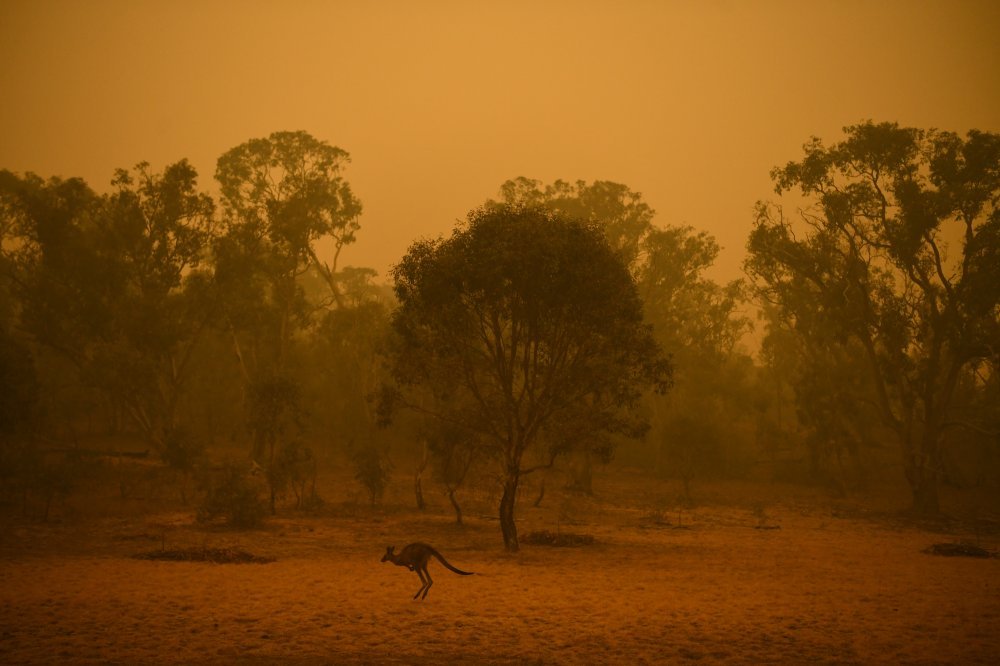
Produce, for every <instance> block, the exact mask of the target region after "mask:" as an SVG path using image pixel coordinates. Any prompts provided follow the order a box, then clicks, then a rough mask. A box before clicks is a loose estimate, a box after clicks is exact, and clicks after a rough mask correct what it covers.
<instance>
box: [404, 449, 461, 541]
mask: <svg viewBox="0 0 1000 666" xmlns="http://www.w3.org/2000/svg"><path fill="white" fill-rule="evenodd" d="M422 445H423V446H422V451H421V455H420V463H419V464H418V465H417V472H416V474H414V476H413V494H414V495H415V496H416V500H417V510H418V511H423V510H424V509H426V508H427V503H426V502H425V501H424V488H423V476H424V470H425V469H426V468H427V457H428V452H427V440H423V442H422ZM454 503H455V500H452V504H454ZM458 522H459V523H461V522H462V520H461V517H459V520H458Z"/></svg>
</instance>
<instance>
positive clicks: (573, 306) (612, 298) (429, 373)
mask: <svg viewBox="0 0 1000 666" xmlns="http://www.w3.org/2000/svg"><path fill="white" fill-rule="evenodd" d="M393 277H394V279H395V290H396V296H397V298H398V301H399V306H398V308H397V309H396V311H395V312H394V314H393V326H394V329H395V332H396V334H397V335H398V345H397V347H396V348H395V352H394V357H393V373H394V377H395V380H396V382H397V385H398V387H399V388H400V389H401V393H400V394H397V397H401V398H402V399H403V400H406V399H407V394H408V391H409V390H412V389H416V388H419V387H420V386H424V387H427V388H429V389H430V390H431V391H432V392H433V394H434V398H435V399H434V400H433V401H427V402H424V403H423V404H422V406H421V403H420V402H419V401H418V400H416V399H411V400H410V404H411V405H412V406H417V407H419V408H421V409H424V410H427V411H433V412H434V413H435V414H434V415H435V416H437V417H439V418H441V419H442V420H444V421H447V422H450V423H453V424H455V425H457V426H460V427H462V428H465V429H467V430H468V431H469V432H470V433H471V434H472V435H473V436H478V437H481V438H483V439H485V440H486V441H489V442H491V444H492V446H493V447H494V448H495V450H496V452H497V454H498V455H497V457H498V459H499V460H500V461H501V467H502V469H501V470H500V471H501V474H502V478H503V495H502V498H501V500H500V508H499V514H500V527H501V531H502V534H503V541H504V545H505V547H506V548H507V549H508V550H511V551H515V550H517V549H518V539H517V527H516V524H515V520H514V514H515V502H516V497H517V489H518V484H519V482H520V480H521V478H522V477H523V476H524V475H525V474H528V473H530V472H531V471H533V469H535V468H533V467H530V466H529V467H525V466H524V462H525V454H526V453H527V452H528V451H529V450H531V449H532V447H534V446H535V445H536V444H538V443H539V442H540V440H541V439H542V437H543V431H545V429H546V428H547V427H548V428H550V429H551V427H552V426H553V425H555V424H558V423H566V424H570V423H572V424H573V430H574V432H579V433H586V436H588V437H598V436H602V435H603V436H609V435H613V434H621V435H629V436H638V435H639V434H640V433H642V432H643V431H644V425H645V424H644V423H643V422H642V421H641V419H639V418H638V417H637V416H636V414H635V413H634V412H633V411H631V410H630V408H632V407H634V406H635V405H636V404H637V402H638V400H639V398H640V396H641V395H642V393H643V391H644V390H645V389H646V388H647V387H650V386H653V387H655V388H656V389H658V390H660V391H663V390H666V388H667V387H668V385H669V383H670V374H671V366H670V364H669V363H668V361H666V360H665V358H664V357H663V356H662V355H661V352H660V349H659V346H658V345H657V344H656V342H655V340H654V339H653V337H652V332H651V330H650V328H649V326H648V325H646V324H645V323H644V321H643V311H642V303H641V301H640V299H639V295H638V292H637V290H636V287H635V283H634V282H633V280H632V277H631V275H630V274H629V272H628V269H627V268H626V266H625V264H624V263H623V262H622V260H621V258H620V256H619V255H617V254H616V253H615V252H614V251H613V250H612V249H611V248H610V247H609V245H608V243H607V241H606V239H605V237H604V234H603V230H602V229H601V228H600V227H598V226H597V225H595V224H592V223H586V222H582V221H574V220H572V219H569V218H567V217H564V216H561V215H558V214H554V213H552V212H551V211H548V210H546V209H544V208H539V207H520V206H509V205H491V206H489V207H486V208H483V209H478V210H474V211H472V212H471V213H470V214H469V217H468V222H467V223H466V224H464V225H461V226H460V227H459V228H457V229H456V230H455V231H454V232H453V234H452V235H451V237H449V238H443V239H438V240H424V241H419V242H417V243H415V244H414V245H412V246H411V247H410V249H409V251H408V252H407V254H406V256H405V257H404V258H403V259H402V261H401V262H400V263H399V264H398V265H397V266H396V267H395V269H394V271H393ZM428 404H431V405H433V406H430V407H429V406H428ZM553 437H554V435H553V434H552V433H549V434H548V437H547V438H548V439H550V440H551V439H553Z"/></svg>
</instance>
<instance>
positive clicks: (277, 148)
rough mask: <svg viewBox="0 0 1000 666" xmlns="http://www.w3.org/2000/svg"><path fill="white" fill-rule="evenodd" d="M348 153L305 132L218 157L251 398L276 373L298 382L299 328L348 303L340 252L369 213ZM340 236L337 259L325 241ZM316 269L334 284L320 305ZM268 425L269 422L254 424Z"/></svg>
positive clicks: (227, 254) (228, 291)
mask: <svg viewBox="0 0 1000 666" xmlns="http://www.w3.org/2000/svg"><path fill="white" fill-rule="evenodd" d="M348 161H349V156H348V154H347V153H346V152H344V151H343V150H341V149H340V148H337V147H335V146H331V145H329V144H327V143H326V142H324V141H320V140H318V139H316V138H314V137H312V136H310V135H309V134H308V133H306V132H301V131H299V132H275V133H273V134H271V135H270V136H268V137H267V138H262V139H251V140H250V141H247V142H245V143H243V144H241V145H239V146H236V147H235V148H232V149H231V150H229V151H227V152H226V153H225V154H223V155H222V156H221V157H220V158H219V160H218V165H217V169H216V179H217V180H218V181H219V184H220V186H221V192H222V204H223V208H224V211H225V222H226V233H225V235H224V236H223V237H222V238H221V239H220V241H219V243H217V245H216V248H215V256H216V284H217V285H218V288H219V289H220V291H221V292H222V293H224V294H225V299H224V301H223V310H224V313H225V319H226V322H227V327H228V329H229V333H230V335H231V338H232V343H233V348H234V351H235V352H236V356H237V359H238V362H239V365H240V369H241V372H242V374H243V377H244V386H245V400H246V401H248V400H249V397H250V396H251V394H252V393H253V392H254V391H255V390H256V389H255V388H254V387H258V388H259V387H260V386H262V385H264V384H266V383H267V382H269V381H270V380H271V378H274V377H281V378H282V380H283V381H296V382H297V381H298V380H296V379H295V374H294V373H291V372H289V347H290V345H291V343H292V340H293V339H294V337H295V334H296V332H299V331H302V330H303V329H305V328H306V327H307V326H309V325H310V324H311V323H312V322H313V320H314V316H313V315H314V313H315V312H316V310H317V308H319V309H323V308H324V307H325V306H330V305H332V304H337V305H338V306H343V305H344V297H343V289H342V287H341V285H340V283H339V276H338V271H337V261H338V259H339V256H340V252H341V250H342V248H343V247H344V246H345V245H347V244H350V243H352V242H353V241H354V234H355V232H356V231H357V229H358V228H359V225H358V216H359V215H360V213H361V203H360V202H359V201H358V200H357V199H356V198H355V197H354V194H353V192H352V191H351V188H350V185H349V184H348V182H347V181H346V180H345V179H344V178H343V176H342V174H341V170H342V168H343V167H344V165H345V164H346V163H347V162H348ZM331 241H332V243H333V248H334V255H333V261H332V263H328V262H326V261H324V260H323V259H321V257H320V253H319V251H318V249H317V245H318V244H319V243H321V242H331ZM310 271H311V272H312V274H313V275H318V276H319V277H320V278H322V280H323V282H324V283H325V284H326V286H327V289H328V293H327V297H326V298H325V299H322V302H321V303H319V304H315V303H310V302H309V300H308V299H307V297H306V293H305V289H304V286H303V283H304V282H305V281H307V280H308V279H309V272H310ZM298 390H299V387H297V388H296V391H298ZM247 404H249V402H247ZM258 426H259V427H264V424H263V423H260V422H255V424H254V425H253V427H255V428H256V427H258ZM271 430H273V429H271ZM271 430H268V433H270V432H271ZM270 436H271V435H270V434H265V435H264V436H263V438H267V437H270ZM253 440H254V446H253V456H254V457H255V459H258V460H261V461H262V463H263V458H264V456H265V454H266V452H265V450H264V449H263V448H262V441H263V439H262V435H261V433H259V432H256V431H255V434H254V437H253ZM278 448H280V446H278ZM269 459H272V460H273V456H269Z"/></svg>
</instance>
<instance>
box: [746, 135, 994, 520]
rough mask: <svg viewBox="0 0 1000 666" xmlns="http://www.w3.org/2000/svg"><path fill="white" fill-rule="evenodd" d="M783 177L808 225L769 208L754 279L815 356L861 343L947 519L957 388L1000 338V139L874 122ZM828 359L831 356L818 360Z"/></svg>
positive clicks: (932, 505) (926, 490)
mask: <svg viewBox="0 0 1000 666" xmlns="http://www.w3.org/2000/svg"><path fill="white" fill-rule="evenodd" d="M844 133H845V138H844V139H843V140H842V141H840V142H838V143H836V144H834V145H832V146H829V147H827V146H824V145H823V143H822V142H821V141H820V140H819V139H817V138H813V139H812V140H811V141H810V142H808V143H807V144H806V145H805V146H804V152H805V155H804V157H803V158H802V160H801V161H793V162H789V163H788V164H787V165H785V166H784V167H779V168H776V169H774V170H773V171H772V174H771V176H772V178H773V180H774V182H775V191H776V192H777V193H778V194H782V193H784V192H787V191H789V190H791V189H793V188H798V189H799V190H800V192H801V195H802V196H803V197H805V198H806V199H807V201H808V202H809V205H808V207H806V208H803V209H801V210H800V215H798V216H797V217H796V218H792V217H789V216H786V214H785V213H784V211H783V209H782V208H781V207H780V206H777V205H774V204H764V203H762V204H759V206H758V211H757V219H756V223H755V225H754V228H753V231H752V233H751V235H750V239H749V241H748V249H749V252H750V256H749V258H748V260H747V263H746V268H747V271H748V273H749V274H750V275H751V276H752V277H753V278H754V279H755V281H756V286H757V288H758V292H759V294H760V295H761V296H762V297H763V298H765V299H767V300H768V301H769V302H771V303H773V304H774V305H775V306H776V307H777V308H778V310H777V312H778V314H779V319H780V320H782V321H784V322H785V325H786V326H787V327H788V328H789V329H791V330H792V331H794V332H795V334H796V335H797V338H798V340H799V343H800V344H801V345H803V346H804V347H805V348H813V347H816V346H817V345H831V344H835V345H839V346H841V347H845V348H846V346H848V345H854V346H856V349H857V352H858V353H859V354H860V355H861V357H862V358H863V359H864V364H865V366H866V368H867V371H868V373H869V379H870V381H869V382H868V383H867V384H866V386H867V387H869V389H870V390H865V391H862V392H861V394H858V395H855V396H853V398H854V400H855V402H857V403H859V404H860V403H865V404H873V405H875V406H876V408H877V410H878V413H879V416H880V418H881V420H882V423H883V424H884V426H885V427H886V428H888V429H889V430H890V431H891V432H892V433H894V435H895V437H896V438H897V440H898V441H899V443H900V446H901V451H902V459H903V468H904V470H905V472H906V477H907V479H908V481H909V483H910V486H911V488H912V491H913V504H914V508H915V509H916V510H918V511H921V512H933V511H937V510H938V507H939V502H938V492H937V491H938V485H939V482H940V479H941V476H942V465H943V461H942V441H943V433H944V431H945V430H947V429H948V428H951V427H958V426H960V423H959V422H958V421H957V420H956V418H955V414H954V413H953V408H954V398H955V393H956V388H957V387H958V386H959V385H960V383H961V382H962V380H963V378H964V377H966V376H967V374H968V373H969V372H970V371H971V369H973V368H975V366H976V365H977V364H980V363H983V362H991V363H993V364H994V368H995V367H996V366H995V363H996V359H997V354H998V352H1000V349H998V341H1000V207H998V202H1000V136H997V135H994V134H988V133H982V132H977V131H972V132H969V134H968V135H967V136H966V137H965V138H962V137H959V136H958V135H956V134H953V133H950V132H942V131H934V130H932V131H923V130H919V129H914V128H906V127H900V126H899V125H897V124H896V123H879V124H876V123H872V122H866V123H861V124H858V125H853V126H850V127H846V128H845V129H844ZM819 354H820V356H824V355H825V354H824V353H823V352H819Z"/></svg>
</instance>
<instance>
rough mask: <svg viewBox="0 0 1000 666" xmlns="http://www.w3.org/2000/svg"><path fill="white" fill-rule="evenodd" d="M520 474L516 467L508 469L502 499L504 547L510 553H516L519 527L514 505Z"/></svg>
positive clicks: (501, 516)
mask: <svg viewBox="0 0 1000 666" xmlns="http://www.w3.org/2000/svg"><path fill="white" fill-rule="evenodd" d="M519 477H520V474H519V473H518V470H517V468H516V467H514V468H508V469H507V478H506V479H505V480H504V483H503V497H501V498H500V531H501V532H502V533H503V545H504V548H506V549H507V551H508V552H511V553H516V552H517V551H518V549H519V545H518V543H517V525H516V524H515V523H514V504H515V502H516V501H517V484H518V481H520V478H519Z"/></svg>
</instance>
